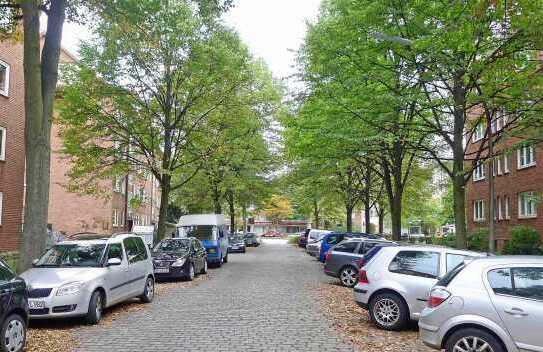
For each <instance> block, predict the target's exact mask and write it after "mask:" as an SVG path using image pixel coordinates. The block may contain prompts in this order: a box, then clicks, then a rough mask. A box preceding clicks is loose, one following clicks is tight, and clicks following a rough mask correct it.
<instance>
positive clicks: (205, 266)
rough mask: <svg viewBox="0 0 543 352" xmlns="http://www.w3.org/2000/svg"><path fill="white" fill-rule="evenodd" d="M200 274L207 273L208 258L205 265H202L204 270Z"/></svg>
mask: <svg viewBox="0 0 543 352" xmlns="http://www.w3.org/2000/svg"><path fill="white" fill-rule="evenodd" d="M200 274H207V259H206V260H204V265H203V267H202V271H201V272H200Z"/></svg>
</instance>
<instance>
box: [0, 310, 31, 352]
mask: <svg viewBox="0 0 543 352" xmlns="http://www.w3.org/2000/svg"><path fill="white" fill-rule="evenodd" d="M1 333H2V335H1V336H2V337H3V338H2V339H1V341H2V343H1V344H0V347H1V350H2V352H20V351H22V350H23V349H24V347H25V343H26V324H25V321H24V319H23V318H22V317H21V316H20V315H18V314H12V315H10V316H9V317H7V318H6V320H4V324H2V332H1Z"/></svg>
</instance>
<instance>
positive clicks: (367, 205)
mask: <svg viewBox="0 0 543 352" xmlns="http://www.w3.org/2000/svg"><path fill="white" fill-rule="evenodd" d="M365 183H366V185H365V187H366V190H365V192H364V221H365V222H366V228H365V231H366V233H371V197H370V196H371V194H370V190H371V169H370V168H369V167H368V168H367V169H366V181H365Z"/></svg>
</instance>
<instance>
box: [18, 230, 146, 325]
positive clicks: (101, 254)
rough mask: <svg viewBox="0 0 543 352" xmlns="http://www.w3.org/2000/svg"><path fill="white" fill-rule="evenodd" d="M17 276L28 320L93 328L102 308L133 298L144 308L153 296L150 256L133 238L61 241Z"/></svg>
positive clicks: (144, 247)
mask: <svg viewBox="0 0 543 352" xmlns="http://www.w3.org/2000/svg"><path fill="white" fill-rule="evenodd" d="M21 277H22V278H23V279H24V280H25V281H26V283H27V285H28V286H29V299H28V306H29V316H30V318H31V319H44V318H63V317H71V316H84V317H85V318H86V320H87V322H88V323H90V324H96V323H98V322H99V321H100V319H101V318H102V311H103V309H104V308H107V307H109V306H112V305H114V304H116V303H119V302H122V301H126V300H128V299H131V298H133V297H139V298H140V299H141V301H142V302H143V303H149V302H151V301H152V300H153V298H154V292H155V290H154V287H155V279H154V274H153V262H152V260H151V253H150V252H149V248H148V247H147V246H146V245H145V243H143V240H142V239H141V237H138V236H134V235H117V236H111V237H110V238H107V239H98V240H79V241H65V242H61V243H59V244H57V245H54V246H53V247H51V248H49V249H48V250H46V251H45V253H44V254H43V255H42V256H41V257H40V258H39V259H36V260H34V262H33V268H32V269H30V270H27V271H25V272H24V273H22V274H21Z"/></svg>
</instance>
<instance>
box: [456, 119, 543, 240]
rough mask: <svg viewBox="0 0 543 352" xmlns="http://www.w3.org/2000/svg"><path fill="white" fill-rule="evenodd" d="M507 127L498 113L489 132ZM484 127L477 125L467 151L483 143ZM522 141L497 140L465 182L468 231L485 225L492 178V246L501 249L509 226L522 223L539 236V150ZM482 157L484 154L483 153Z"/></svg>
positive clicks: (542, 178)
mask: <svg viewBox="0 0 543 352" xmlns="http://www.w3.org/2000/svg"><path fill="white" fill-rule="evenodd" d="M504 128H509V126H508V125H507V119H506V117H505V116H498V117H497V118H496V120H495V121H494V122H493V124H492V128H491V129H490V131H491V132H490V133H492V135H493V136H497V135H498V134H499V133H500V132H501V131H502V129H504ZM485 131H486V126H485V125H484V124H482V123H481V124H479V126H477V127H476V128H475V132H474V133H473V137H472V142H470V143H469V145H468V148H467V150H468V152H474V151H476V150H477V149H478V148H479V147H480V146H481V143H486V141H487V136H486V134H485ZM520 142H522V140H520V139H517V138H509V139H505V140H503V141H500V142H499V143H498V144H497V145H496V147H495V152H494V157H493V161H489V160H483V161H481V162H479V163H477V164H476V165H475V168H474V171H473V176H472V178H471V180H470V181H469V183H468V185H467V192H466V193H467V196H466V206H467V217H468V232H474V231H476V230H478V229H481V228H488V223H489V221H488V220H489V213H490V212H489V203H490V196H489V194H490V193H489V176H490V173H492V175H493V178H494V185H495V191H494V195H495V197H494V204H495V212H494V213H495V216H494V220H495V228H496V248H497V249H498V250H501V249H503V247H504V246H505V245H506V244H507V242H508V241H509V240H510V238H511V229H512V228H513V227H515V226H519V225H523V226H529V227H532V228H535V229H536V230H537V231H538V232H539V233H540V234H542V235H543V213H542V212H541V206H539V203H540V201H539V198H540V195H541V194H542V192H543V149H542V148H541V147H538V146H533V145H522V143H520ZM483 155H484V156H486V155H488V154H487V153H483Z"/></svg>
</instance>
